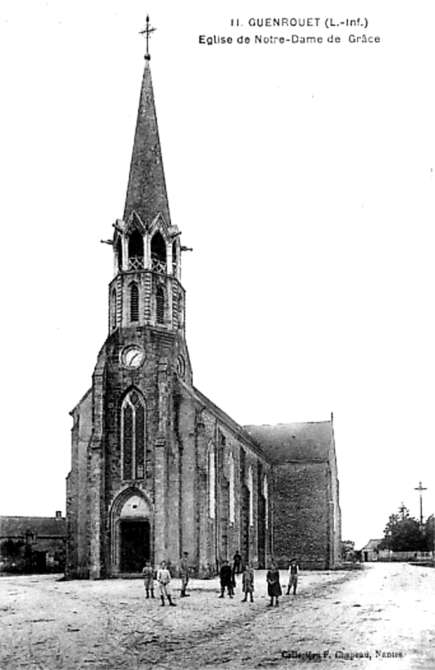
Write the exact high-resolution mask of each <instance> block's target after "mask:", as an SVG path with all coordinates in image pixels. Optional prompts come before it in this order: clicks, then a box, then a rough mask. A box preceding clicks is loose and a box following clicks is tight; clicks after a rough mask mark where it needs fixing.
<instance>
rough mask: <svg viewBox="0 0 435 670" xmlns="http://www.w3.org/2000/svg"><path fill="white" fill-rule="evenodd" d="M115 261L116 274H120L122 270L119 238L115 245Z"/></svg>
mask: <svg viewBox="0 0 435 670" xmlns="http://www.w3.org/2000/svg"><path fill="white" fill-rule="evenodd" d="M116 260H117V263H118V272H121V270H122V241H121V238H119V240H118V242H117V245H116Z"/></svg>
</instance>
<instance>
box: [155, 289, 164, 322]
mask: <svg viewBox="0 0 435 670" xmlns="http://www.w3.org/2000/svg"><path fill="white" fill-rule="evenodd" d="M156 320H157V323H164V322H165V291H164V290H163V288H162V287H161V286H158V287H157V291H156Z"/></svg>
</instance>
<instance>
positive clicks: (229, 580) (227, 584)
mask: <svg viewBox="0 0 435 670" xmlns="http://www.w3.org/2000/svg"><path fill="white" fill-rule="evenodd" d="M219 579H220V582H221V594H220V596H219V598H223V597H224V592H225V588H227V590H228V595H229V597H230V598H232V597H233V595H234V589H233V571H232V570H231V566H230V564H229V563H228V561H223V563H222V567H221V569H220V571H219Z"/></svg>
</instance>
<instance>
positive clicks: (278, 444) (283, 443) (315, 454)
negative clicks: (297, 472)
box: [243, 421, 334, 463]
mask: <svg viewBox="0 0 435 670" xmlns="http://www.w3.org/2000/svg"><path fill="white" fill-rule="evenodd" d="M243 428H244V430H245V431H246V432H247V433H248V435H250V436H251V437H252V438H253V439H254V440H255V441H256V442H257V443H258V444H259V445H260V447H261V449H262V450H263V452H264V453H265V454H266V455H267V456H269V457H270V458H271V459H272V460H273V461H274V462H275V463H286V462H307V461H316V462H327V461H328V460H329V458H330V447H331V444H332V443H333V439H334V433H333V425H332V421H319V422H315V423H278V424H276V425H272V426H270V425H269V426H267V425H266V426H243Z"/></svg>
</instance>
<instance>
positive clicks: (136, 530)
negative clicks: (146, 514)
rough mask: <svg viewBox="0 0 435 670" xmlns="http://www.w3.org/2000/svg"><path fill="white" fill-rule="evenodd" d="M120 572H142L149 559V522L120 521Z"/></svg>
mask: <svg viewBox="0 0 435 670" xmlns="http://www.w3.org/2000/svg"><path fill="white" fill-rule="evenodd" d="M120 523H121V528H120V530H121V564H120V568H121V572H142V568H143V567H144V565H145V561H149V560H150V558H151V552H150V524H149V521H147V520H144V521H139V520H136V519H135V520H131V521H130V520H122V521H121V522H120Z"/></svg>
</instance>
